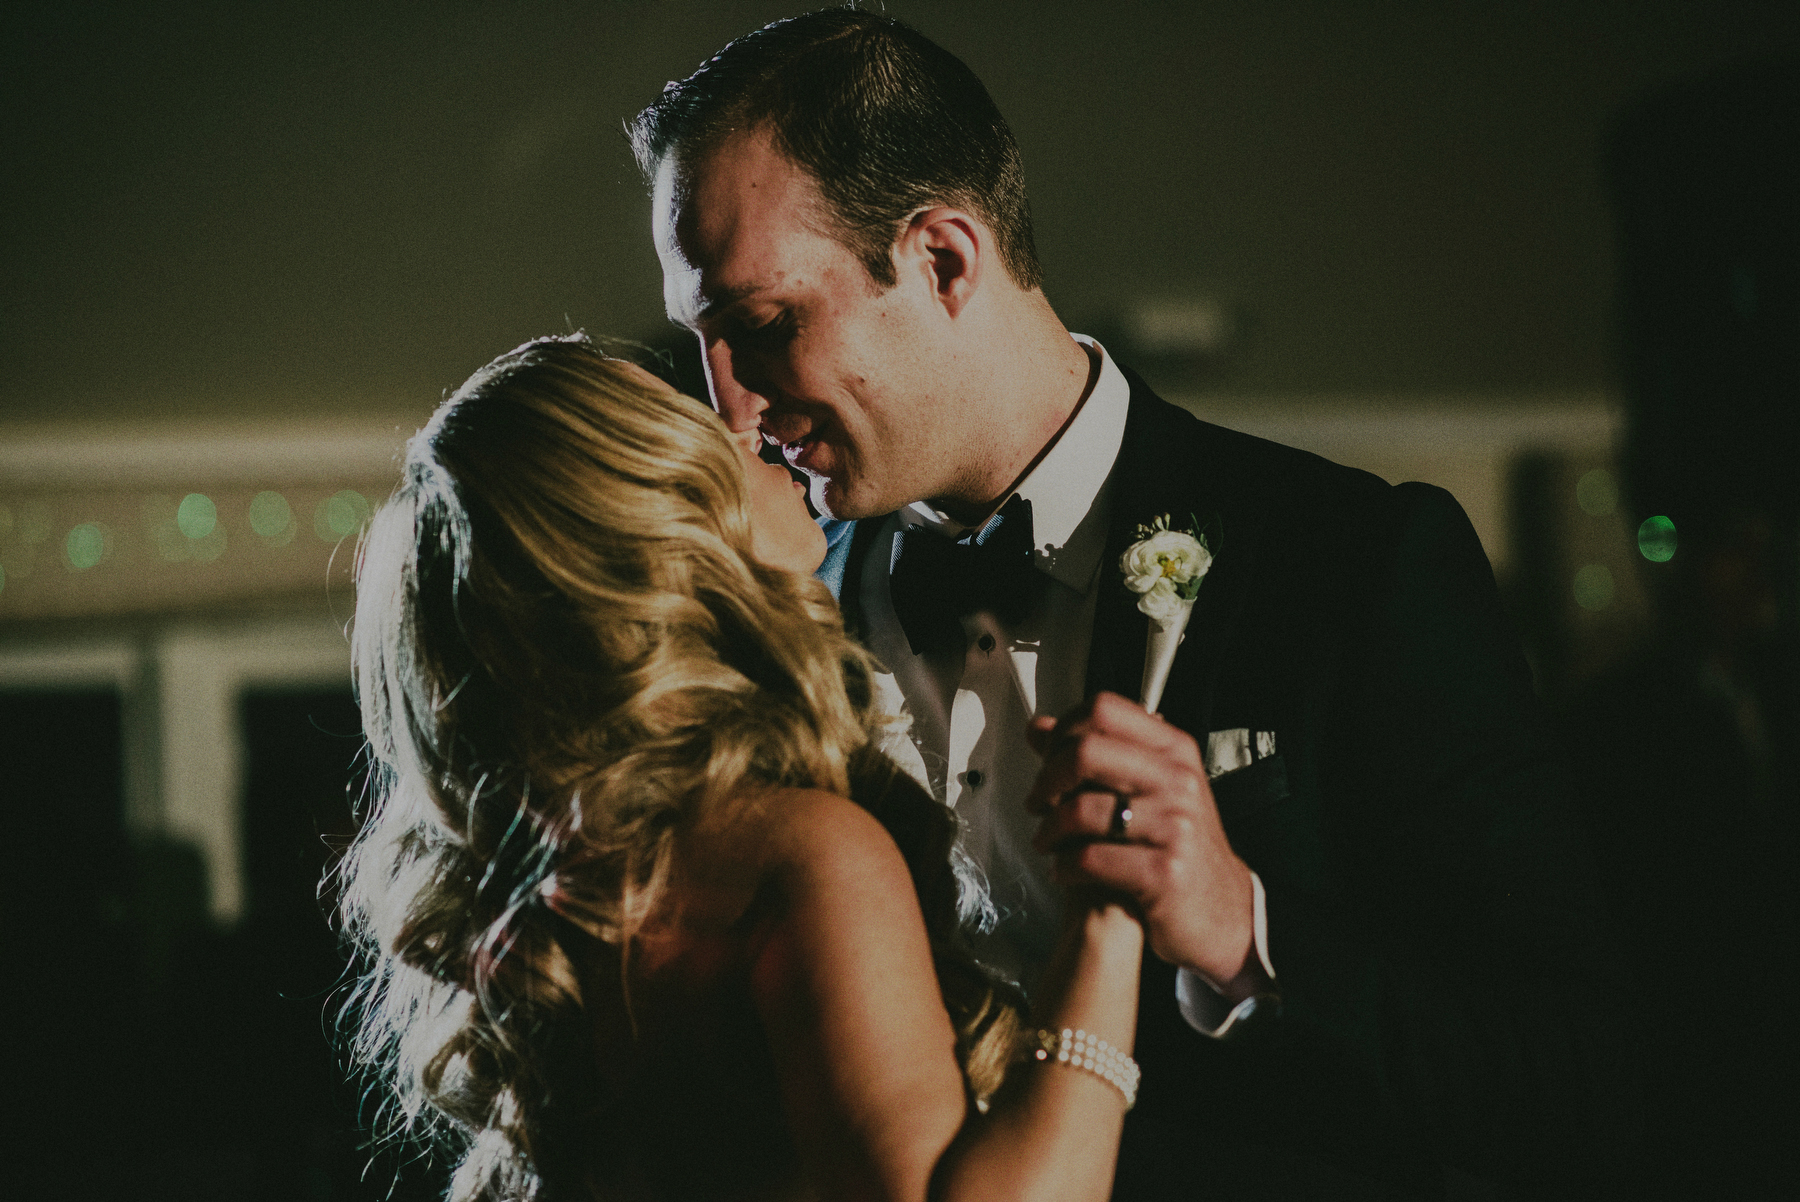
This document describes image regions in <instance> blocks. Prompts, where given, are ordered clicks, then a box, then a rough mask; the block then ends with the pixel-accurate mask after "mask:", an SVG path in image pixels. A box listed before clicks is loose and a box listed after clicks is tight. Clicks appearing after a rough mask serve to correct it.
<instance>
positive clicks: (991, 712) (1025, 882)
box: [860, 335, 1273, 1034]
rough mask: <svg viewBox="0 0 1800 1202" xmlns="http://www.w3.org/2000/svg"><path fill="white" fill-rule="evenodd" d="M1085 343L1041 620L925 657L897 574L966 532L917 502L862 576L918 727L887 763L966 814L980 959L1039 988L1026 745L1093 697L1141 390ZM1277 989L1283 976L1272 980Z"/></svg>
mask: <svg viewBox="0 0 1800 1202" xmlns="http://www.w3.org/2000/svg"><path fill="white" fill-rule="evenodd" d="M1075 337H1076V341H1078V342H1080V343H1081V344H1082V345H1083V346H1085V347H1086V348H1087V349H1088V352H1089V354H1091V355H1094V356H1096V357H1097V358H1098V359H1099V360H1100V372H1099V378H1098V379H1097V380H1096V381H1095V383H1094V387H1093V389H1092V390H1091V391H1090V392H1089V394H1088V396H1087V399H1086V400H1085V402H1084V403H1083V404H1082V406H1081V408H1080V410H1079V411H1078V412H1077V413H1076V415H1075V418H1074V420H1073V421H1072V422H1070V423H1069V426H1068V428H1067V429H1066V430H1065V431H1064V432H1063V434H1062V437H1061V438H1060V439H1058V440H1057V442H1056V444H1055V445H1054V446H1052V447H1051V448H1050V450H1049V452H1048V453H1047V454H1046V455H1045V456H1044V457H1043V459H1042V460H1041V461H1040V462H1039V463H1038V464H1037V466H1036V467H1035V468H1033V469H1032V471H1031V473H1030V474H1029V475H1027V476H1026V477H1025V479H1024V480H1023V481H1021V482H1020V483H1019V485H1018V487H1017V490H1016V491H1017V494H1018V495H1019V496H1021V497H1023V498H1025V499H1026V500H1027V501H1030V502H1031V522H1032V537H1033V539H1034V540H1035V544H1036V546H1035V549H1034V551H1033V554H1032V559H1033V562H1034V564H1035V566H1036V567H1037V569H1038V571H1039V572H1041V573H1042V574H1043V575H1044V577H1045V578H1046V579H1045V580H1044V582H1043V586H1042V587H1043V592H1042V594H1041V596H1040V598H1039V600H1038V602H1037V604H1036V605H1034V606H1033V607H1032V609H1031V611H1030V612H1029V613H1028V614H1027V615H1026V616H1025V617H1024V618H1023V619H1021V620H1020V621H1019V622H1017V623H1015V624H1013V625H1010V626H1009V625H1007V624H1005V623H1002V622H1001V621H1000V620H999V619H998V618H997V617H996V616H995V615H994V614H992V613H990V612H987V611H978V612H976V613H973V614H970V615H968V616H967V617H965V618H964V619H963V630H964V633H965V634H966V635H967V644H966V649H965V650H963V651H962V652H956V651H942V652H927V653H925V654H923V655H914V654H913V653H912V649H911V648H910V647H909V646H908V644H907V641H906V635H905V633H904V632H903V631H902V630H901V628H900V622H899V619H898V618H897V617H896V616H895V614H894V607H893V603H892V602H891V601H890V600H889V596H888V571H889V567H890V565H891V564H892V562H893V557H894V553H895V549H896V544H897V542H898V539H899V535H900V532H901V530H902V529H904V528H906V527H914V526H926V527H930V528H932V529H934V530H937V531H939V532H941V533H942V534H944V535H945V536H946V537H949V538H957V537H960V536H961V535H962V534H964V533H965V532H966V529H967V528H966V527H964V526H962V525H960V524H959V523H957V522H955V521H953V520H952V519H950V518H949V517H947V516H946V515H944V514H942V513H940V512H938V511H937V510H935V509H933V508H932V507H931V506H929V505H927V504H925V503H923V502H916V503H914V504H912V505H909V506H907V507H906V508H904V509H902V510H900V511H899V512H898V513H896V514H894V515H893V516H892V517H890V518H888V519H887V522H886V524H885V525H883V527H882V529H881V531H880V532H879V534H878V535H877V537H876V538H875V539H874V540H873V542H872V544H871V546H870V548H869V551H868V558H867V559H866V560H865V561H864V564H863V571H862V595H861V598H860V600H861V603H862V611H863V616H864V620H865V629H866V640H867V644H868V647H869V650H870V651H872V652H873V653H874V654H875V656H876V658H877V659H879V660H880V661H881V663H882V664H884V665H886V666H887V667H888V668H889V669H890V671H889V672H887V673H883V674H881V675H880V676H878V678H877V680H876V688H877V690H878V691H879V693H880V695H881V698H882V701H883V702H884V704H885V706H886V708H887V709H888V711H889V712H890V713H905V714H906V715H908V716H910V719H911V725H910V728H902V729H901V730H900V731H898V732H896V735H895V736H894V737H893V738H890V740H889V743H888V751H889V753H890V754H892V755H893V756H894V758H895V759H896V760H897V761H899V763H900V764H901V766H902V767H903V768H905V769H906V770H907V771H908V772H910V773H911V774H912V775H913V776H914V777H916V778H917V779H918V780H919V781H920V782H921V783H922V784H924V785H925V787H926V788H928V789H929V790H930V791H931V792H932V794H933V795H934V796H935V797H937V798H938V799H939V800H941V801H943V802H944V803H945V804H947V805H949V806H951V807H953V808H954V809H955V810H956V813H957V816H958V817H959V818H960V819H961V820H962V825H963V850H964V851H965V852H966V853H967V854H968V856H969V857H970V858H971V859H972V860H973V861H974V863H975V865H976V866H978V867H979V868H980V870H981V871H982V873H983V874H984V875H985V877H986V880H987V887H988V893H989V898H990V900H991V902H992V903H993V907H994V911H995V914H994V918H995V921H994V923H993V925H992V929H991V930H990V931H988V932H986V933H985V934H983V935H980V936H978V937H977V940H976V942H977V948H976V950H977V952H978V954H980V955H981V956H982V958H983V959H985V960H986V961H988V962H989V963H990V964H993V965H994V966H995V967H996V968H999V969H1001V970H1002V971H1004V972H1007V973H1009V974H1010V975H1012V976H1013V977H1014V978H1015V979H1016V980H1018V981H1020V982H1021V983H1023V984H1024V985H1026V987H1027V988H1029V987H1030V986H1031V985H1033V984H1034V983H1035V982H1036V980H1037V978H1038V976H1039V975H1040V974H1041V972H1042V970H1043V968H1044V966H1045V964H1046V962H1047V961H1048V960H1049V957H1050V952H1051V948H1052V946H1053V945H1054V943H1055V940H1056V932H1057V927H1058V920H1059V916H1060V910H1061V890H1060V889H1059V888H1058V887H1057V886H1056V885H1054V884H1053V883H1052V882H1051V880H1050V861H1049V859H1048V858H1047V857H1046V856H1044V855H1042V854H1040V853H1039V852H1037V851H1036V850H1034V849H1033V848H1032V846H1031V837H1032V834H1033V833H1034V832H1035V831H1036V829H1037V825H1038V819H1037V818H1036V817H1034V816H1033V815H1031V814H1029V813H1027V812H1026V810H1025V806H1024V799H1025V795H1026V794H1027V793H1028V792H1030V790H1031V786H1032V783H1033V782H1034V781H1035V780H1036V779H1037V774H1038V768H1039V764H1040V761H1039V759H1038V756H1037V753H1036V752H1034V751H1033V750H1032V749H1031V747H1030V745H1029V744H1027V743H1026V741H1025V730H1026V726H1027V723H1028V722H1029V720H1030V719H1031V718H1032V717H1034V716H1037V715H1040V714H1047V715H1050V716H1053V717H1060V716H1062V715H1063V714H1065V713H1067V712H1068V711H1069V710H1071V709H1073V708H1074V707H1075V706H1076V705H1078V704H1080V702H1081V701H1082V698H1083V697H1084V695H1085V692H1086V678H1087V660H1088V646H1089V641H1090V638H1091V636H1092V632H1093V625H1094V607H1095V603H1096V601H1097V600H1098V598H1099V594H1100V581H1101V570H1102V568H1103V566H1104V565H1102V563H1101V557H1102V555H1103V553H1104V550H1105V545H1106V530H1107V518H1108V505H1107V498H1108V494H1109V492H1110V489H1109V487H1108V479H1109V477H1110V475H1111V473H1112V469H1113V463H1114V461H1115V460H1117V458H1118V455H1119V447H1120V445H1121V443H1122V442H1123V440H1124V436H1125V414H1126V410H1127V408H1128V407H1129V402H1130V397H1131V386H1130V384H1128V383H1127V382H1126V380H1125V377H1124V375H1123V374H1122V373H1121V372H1120V371H1119V368H1118V366H1117V365H1116V364H1115V363H1114V362H1113V361H1112V359H1111V357H1110V356H1108V355H1107V354H1106V351H1105V350H1104V349H1103V348H1102V347H1101V346H1100V344H1099V343H1097V342H1095V341H1093V340H1092V339H1090V338H1085V337H1082V336H1081V335H1076V336H1075ZM1255 893H1256V933H1257V939H1256V943H1257V950H1258V952H1259V954H1260V955H1261V956H1262V959H1263V962H1264V966H1265V967H1267V965H1268V957H1267V936H1266V934H1265V929H1266V925H1267V924H1266V921H1265V918H1264V907H1263V904H1262V902H1263V898H1262V883H1261V881H1256V882H1255ZM1270 975H1271V976H1273V972H1272V971H1271V973H1270ZM1181 977H1182V979H1181V980H1179V981H1178V983H1177V990H1176V992H1177V998H1178V1002H1179V1004H1180V1007H1181V1011H1182V1014H1183V1015H1184V1016H1185V1017H1186V1018H1187V1020H1188V1022H1189V1023H1190V1024H1191V1025H1193V1026H1194V1027H1195V1028H1196V1029H1197V1030H1200V1031H1203V1032H1205V1033H1207V1034H1215V1033H1219V1032H1221V1031H1222V1030H1223V1029H1224V1028H1225V1027H1226V1026H1228V1025H1229V1024H1230V1022H1231V1016H1229V1015H1226V1014H1225V1013H1224V1011H1225V1010H1227V1009H1228V1007H1226V1006H1225V1005H1224V1004H1223V999H1221V998H1220V997H1219V995H1218V993H1217V992H1216V991H1214V990H1213V989H1212V988H1211V987H1210V985H1208V984H1206V983H1205V982H1204V981H1203V979H1201V978H1199V977H1197V976H1192V974H1189V973H1187V972H1186V971H1185V970H1184V971H1183V973H1182V974H1181Z"/></svg>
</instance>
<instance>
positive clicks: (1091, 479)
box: [900, 334, 1131, 592]
mask: <svg viewBox="0 0 1800 1202" xmlns="http://www.w3.org/2000/svg"><path fill="white" fill-rule="evenodd" d="M1073 337H1074V339H1075V341H1076V342H1079V343H1081V344H1082V345H1083V346H1085V347H1087V348H1088V349H1089V350H1090V351H1091V352H1093V353H1094V354H1097V355H1099V356H1100V377H1099V379H1097V380H1095V381H1094V387H1093V390H1092V391H1091V392H1089V393H1088V397H1087V400H1086V401H1084V402H1083V403H1082V406H1081V408H1080V410H1078V411H1077V412H1076V414H1075V420H1074V421H1072V422H1070V423H1069V428H1068V429H1067V430H1064V431H1063V433H1062V437H1061V438H1059V439H1057V440H1056V444H1055V445H1054V446H1052V447H1051V448H1050V451H1049V453H1048V454H1046V455H1045V456H1044V458H1043V460H1042V461H1040V462H1039V463H1038V465H1037V466H1036V467H1034V468H1032V469H1031V474H1030V475H1028V476H1026V477H1025V479H1023V480H1021V481H1020V482H1019V486H1018V488H1017V489H1016V490H1015V491H1016V492H1017V493H1018V495H1019V496H1021V497H1024V498H1025V499H1026V500H1027V501H1030V502H1031V531H1032V537H1033V538H1034V539H1035V540H1036V542H1037V547H1036V550H1035V551H1034V552H1033V555H1032V559H1033V561H1034V562H1035V563H1036V565H1037V568H1038V570H1039V571H1041V572H1043V573H1044V574H1046V575H1048V576H1050V577H1051V578H1052V579H1055V580H1059V581H1061V582H1062V583H1063V584H1066V585H1068V586H1069V587H1070V588H1072V589H1074V590H1075V591H1077V592H1086V591H1087V588H1088V585H1089V584H1090V583H1092V582H1093V579H1094V570H1095V569H1096V568H1097V567H1098V566H1099V564H1100V555H1101V553H1102V552H1103V551H1104V550H1105V549H1106V515H1105V513H1104V506H1103V505H1101V504H1099V502H1100V500H1101V495H1100V494H1101V490H1102V488H1103V487H1104V486H1105V484H1106V478H1107V476H1108V475H1110V474H1111V472H1112V467H1113V461H1114V460H1116V459H1118V457H1119V447H1120V446H1121V445H1122V444H1123V443H1124V441H1125V414H1126V411H1127V410H1128V409H1129V408H1130V404H1131V385H1130V384H1129V383H1128V382H1126V379H1125V376H1124V373H1122V372H1121V371H1120V370H1119V366H1118V364H1116V363H1114V362H1113V361H1112V356H1111V355H1108V354H1107V353H1106V348H1105V347H1103V346H1101V345H1100V344H1099V343H1098V342H1095V341H1094V340H1093V339H1092V338H1089V337H1087V336H1086V335H1085V334H1075V335H1073ZM900 521H901V523H902V524H904V525H907V526H929V527H931V528H932V529H934V530H936V531H938V532H939V533H941V534H944V535H947V536H949V537H952V538H959V537H961V536H962V534H963V533H964V532H965V531H966V530H967V529H968V528H967V527H966V526H963V525H962V524H960V523H958V522H956V521H954V520H952V519H951V518H950V517H948V516H946V515H945V514H943V513H941V512H939V511H938V510H937V509H935V508H933V507H932V506H931V505H928V504H926V503H925V502H924V501H914V502H913V503H912V504H910V505H907V506H905V507H904V508H902V509H901V510H900Z"/></svg>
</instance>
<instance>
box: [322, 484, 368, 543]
mask: <svg viewBox="0 0 1800 1202" xmlns="http://www.w3.org/2000/svg"><path fill="white" fill-rule="evenodd" d="M372 512H373V510H372V509H371V507H370V505H369V499H368V498H367V497H365V496H363V495H362V494H361V493H359V492H357V491H356V490H355V489H351V488H346V489H345V490H344V491H343V492H340V493H336V494H334V495H333V496H330V497H327V498H326V499H325V500H323V501H320V502H319V507H318V508H317V509H315V510H314V511H313V533H315V534H317V535H318V536H319V537H320V538H321V539H323V540H324V541H326V542H328V543H335V542H337V541H338V540H339V539H341V538H345V537H347V536H349V535H352V534H354V533H356V530H357V528H358V527H359V526H361V525H362V524H363V523H364V522H366V521H368V520H369V514H370V513H372Z"/></svg>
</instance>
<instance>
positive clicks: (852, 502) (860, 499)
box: [808, 476, 893, 522]
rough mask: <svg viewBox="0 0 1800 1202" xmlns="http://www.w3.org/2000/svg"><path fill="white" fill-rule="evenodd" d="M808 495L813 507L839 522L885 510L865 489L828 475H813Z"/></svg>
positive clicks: (853, 519) (866, 516) (851, 520)
mask: <svg viewBox="0 0 1800 1202" xmlns="http://www.w3.org/2000/svg"><path fill="white" fill-rule="evenodd" d="M808 495H810V496H811V498H812V503H813V508H814V509H816V510H818V511H819V512H820V513H821V514H823V515H824V516H825V517H828V518H832V519H835V520H837V521H840V522H854V521H857V520H858V519H861V518H872V517H875V516H876V515H877V514H881V513H886V512H887V510H885V509H882V508H880V507H879V506H878V505H877V504H875V503H874V502H875V498H874V497H872V496H870V495H869V493H868V491H867V490H866V489H857V488H853V487H851V486H850V485H849V483H848V482H847V481H843V480H834V479H832V478H830V477H828V476H814V477H813V478H812V483H811V487H810V488H809V489H808ZM888 508H889V509H891V508H893V507H892V506H889V507H888Z"/></svg>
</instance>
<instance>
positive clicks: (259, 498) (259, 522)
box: [250, 492, 294, 538]
mask: <svg viewBox="0 0 1800 1202" xmlns="http://www.w3.org/2000/svg"><path fill="white" fill-rule="evenodd" d="M293 521H294V511H293V510H292V509H290V508H289V507H288V503H287V498H286V497H284V496H282V495H281V494H280V493H278V492H259V493H257V494H256V499H255V500H253V501H251V502H250V529H252V530H254V531H256V532H257V533H258V534H260V535H262V536H263V537H264V538H279V537H280V536H281V535H282V534H283V533H285V532H286V531H287V528H288V527H289V526H290V525H291V524H292V523H293Z"/></svg>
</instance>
